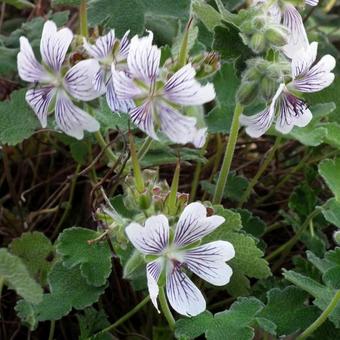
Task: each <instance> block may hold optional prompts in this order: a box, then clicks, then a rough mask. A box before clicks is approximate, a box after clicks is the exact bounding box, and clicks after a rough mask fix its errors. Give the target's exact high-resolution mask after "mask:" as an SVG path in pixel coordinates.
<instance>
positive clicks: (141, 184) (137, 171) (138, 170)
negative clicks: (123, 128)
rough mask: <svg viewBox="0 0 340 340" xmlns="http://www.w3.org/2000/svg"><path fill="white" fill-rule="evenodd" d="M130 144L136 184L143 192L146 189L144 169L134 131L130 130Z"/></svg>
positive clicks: (139, 190) (140, 191)
mask: <svg viewBox="0 0 340 340" xmlns="http://www.w3.org/2000/svg"><path fill="white" fill-rule="evenodd" d="M129 144H130V154H131V161H132V169H133V174H134V179H135V184H136V189H137V191H138V192H139V193H140V194H142V193H143V192H144V191H145V185H144V179H143V175H142V171H141V168H140V165H139V162H138V157H137V152H136V147H135V142H134V140H133V136H132V133H131V132H129Z"/></svg>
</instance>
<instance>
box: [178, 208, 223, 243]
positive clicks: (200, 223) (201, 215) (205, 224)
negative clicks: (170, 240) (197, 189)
mask: <svg viewBox="0 0 340 340" xmlns="http://www.w3.org/2000/svg"><path fill="white" fill-rule="evenodd" d="M223 222H224V218H223V217H222V216H217V215H213V216H209V217H207V209H206V207H205V206H204V205H203V204H202V203H199V202H194V203H190V204H189V205H188V206H187V207H185V209H184V210H183V212H182V214H181V216H180V218H179V220H178V222H177V226H176V229H175V236H174V244H175V245H176V246H177V247H184V246H186V245H188V244H191V243H193V242H196V241H198V240H200V239H202V238H203V237H204V236H206V235H208V234H210V233H211V232H212V231H214V230H215V229H216V228H217V227H219V226H220V225H221V224H222V223H223Z"/></svg>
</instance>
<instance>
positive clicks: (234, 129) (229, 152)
mask: <svg viewBox="0 0 340 340" xmlns="http://www.w3.org/2000/svg"><path fill="white" fill-rule="evenodd" d="M242 112H243V106H242V105H241V104H240V103H237V104H236V106H235V111H234V116H233V121H232V123H231V128H230V135H229V140H228V145H227V149H226V152H225V154H224V158H223V164H222V168H221V171H220V174H219V177H218V181H217V184H216V188H215V193H214V198H213V204H220V203H221V201H222V197H223V192H224V188H225V185H226V183H227V178H228V175H229V170H230V166H231V161H232V159H233V155H234V151H235V146H236V141H237V137H238V130H239V127H240V115H241V113H242Z"/></svg>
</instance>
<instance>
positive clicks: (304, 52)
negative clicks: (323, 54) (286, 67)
mask: <svg viewBox="0 0 340 340" xmlns="http://www.w3.org/2000/svg"><path fill="white" fill-rule="evenodd" d="M317 52H318V43H317V42H312V43H311V44H310V45H308V46H307V47H306V48H305V47H303V48H301V49H300V50H299V51H298V52H297V53H296V54H295V55H294V57H293V59H292V75H293V78H294V79H295V78H297V77H299V76H300V75H304V74H305V73H306V72H308V70H309V69H310V68H311V66H312V65H313V63H314V62H315V60H316V56H317Z"/></svg>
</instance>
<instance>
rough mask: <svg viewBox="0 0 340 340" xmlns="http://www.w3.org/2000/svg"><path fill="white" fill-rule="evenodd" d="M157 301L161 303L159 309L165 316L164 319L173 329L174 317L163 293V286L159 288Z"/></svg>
mask: <svg viewBox="0 0 340 340" xmlns="http://www.w3.org/2000/svg"><path fill="white" fill-rule="evenodd" d="M159 302H160V304H161V309H162V312H163V314H164V316H165V318H166V321H168V324H169V327H170V329H171V330H174V329H175V323H176V322H175V319H174V317H173V316H172V314H171V311H170V308H169V305H168V302H167V301H166V297H165V293H164V288H163V287H162V288H160V289H159Z"/></svg>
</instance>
